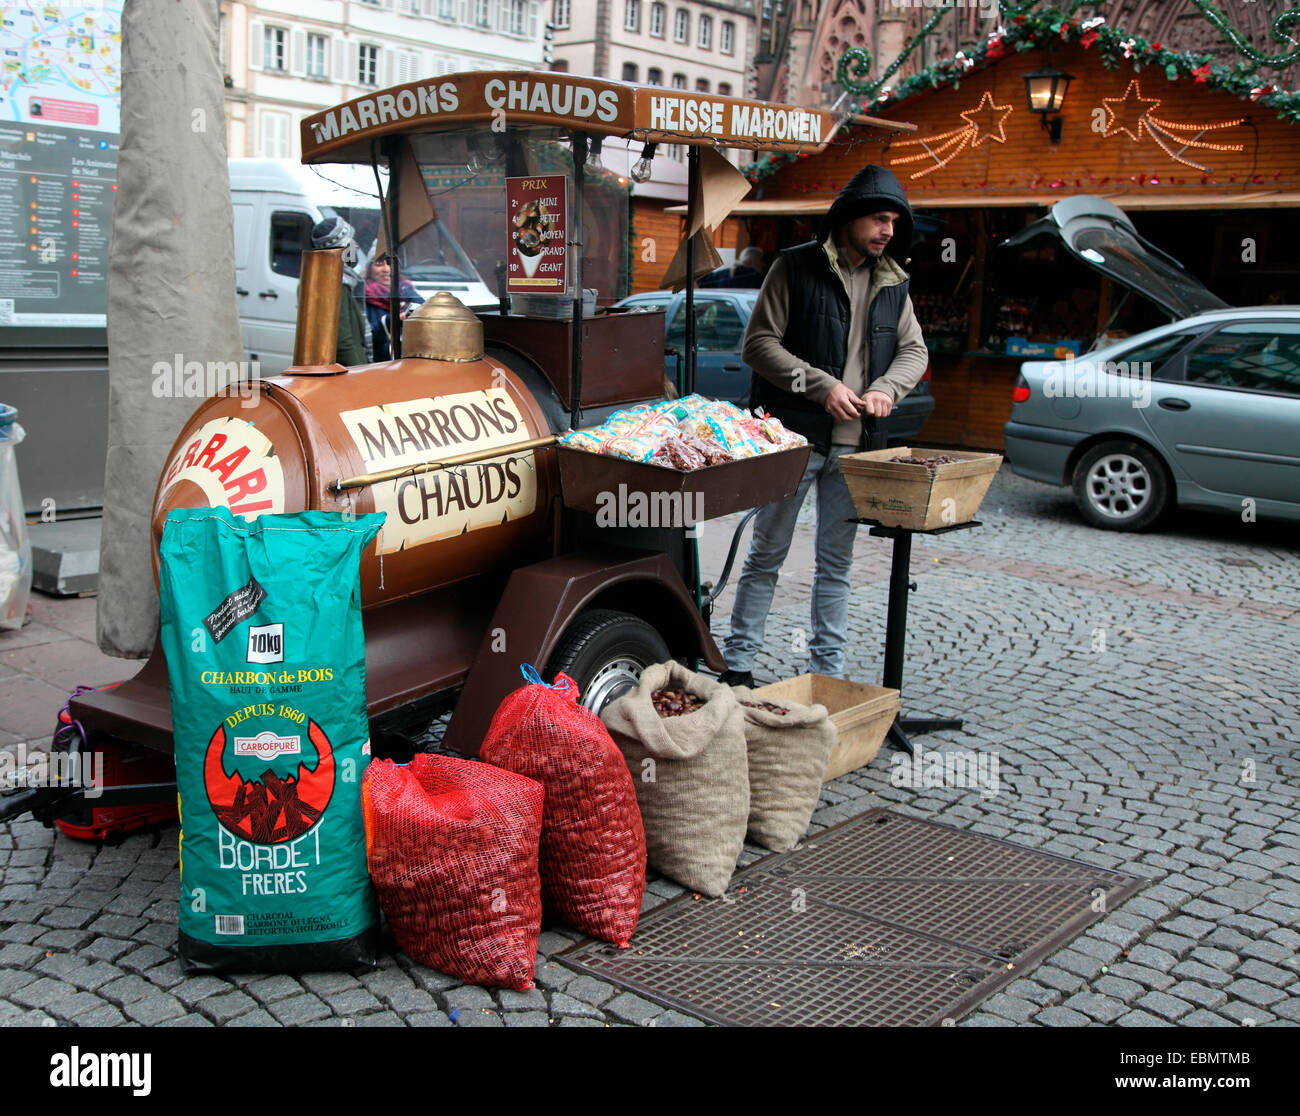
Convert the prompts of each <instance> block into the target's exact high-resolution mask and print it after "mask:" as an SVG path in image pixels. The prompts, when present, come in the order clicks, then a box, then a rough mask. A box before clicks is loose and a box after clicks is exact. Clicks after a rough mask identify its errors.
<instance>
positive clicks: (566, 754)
mask: <svg viewBox="0 0 1300 1116" xmlns="http://www.w3.org/2000/svg"><path fill="white" fill-rule="evenodd" d="M523 675H524V678H526V679H528V680H529V681H530V682H531V683H532V685H528V686H524V687H522V688H520V689H518V690H515V691H514V693H512V694H508V695H507V696H506V698H505V700H504V701H502V703H501V705H500V706H499V707H498V708H497V711H496V716H494V717H493V718H492V725H491V727H490V728H489V729H488V732H487V737H486V739H485V740H484V741H483V746H482V748H480V749H479V755H480V757H482V758H483V759H485V760H487V761H488V763H493V764H496V765H497V766H498V767H504V768H506V769H507V770H509V771H514V772H517V773H518V774H520V775H526V776H528V777H529V778H531V779H536V780H537V781H538V782H539V783H541V784H542V786H543V787H544V788H545V790H546V805H545V811H544V814H543V817H542V841H541V857H540V861H539V864H538V867H539V870H540V872H541V877H542V905H543V907H544V908H545V909H546V910H547V911H549V912H551V913H553V914H554V915H555V916H556V917H558V918H559V919H561V920H562V921H563V922H565V923H567V924H568V925H569V926H572V927H573V929H575V930H581V931H582V932H583V933H584V934H590V935H592V937H595V938H600V939H601V940H602V941H606V942H613V943H614V944H615V945H617V946H620V947H621V946H626V945H627V944H628V942H629V941H630V940H631V938H632V934H633V932H634V931H635V930H636V924H637V919H638V918H639V917H640V916H641V898H642V896H643V895H644V893H645V864H646V848H645V828H644V827H643V826H642V824H641V811H640V809H639V808H638V806H637V802H636V787H635V786H634V785H633V783H632V776H631V775H630V774H629V773H628V769H627V764H626V763H625V762H624V761H623V754H622V753H621V752H620V751H619V750H618V748H617V747H616V746H615V744H614V741H613V740H612V739H610V735H609V730H608V729H606V728H605V726H604V725H603V724H602V723H601V721H600V718H599V717H597V716H596V714H594V713H593V712H591V710H589V709H586V708H584V707H583V706H581V705H579V704H578V698H579V694H578V687H577V686H576V685H575V684H574V681H573V679H572V678H570V677H569V676H568V675H567V674H558V675H556V677H555V682H554V684H553V685H551V686H548V685H546V683H545V682H543V681H542V680H541V678H539V677H538V675H537V672H536V671H535V670H533V668H532V667H530V666H525V667H524V668H523Z"/></svg>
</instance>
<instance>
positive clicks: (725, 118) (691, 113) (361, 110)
mask: <svg viewBox="0 0 1300 1116" xmlns="http://www.w3.org/2000/svg"><path fill="white" fill-rule="evenodd" d="M503 117H504V122H505V123H506V124H514V125H522V124H550V125H559V126H562V127H564V126H573V125H575V124H576V125H582V126H584V127H585V128H586V130H589V131H594V132H603V133H605V134H608V135H629V136H630V135H634V134H635V135H636V136H638V137H644V138H647V139H657V138H661V137H662V138H665V139H668V138H670V137H678V138H681V137H687V136H698V137H701V138H709V139H716V140H717V141H718V142H719V143H720V144H721V145H723V146H729V145H733V144H734V145H758V146H762V147H764V148H768V149H777V150H780V149H791V150H793V149H797V148H807V149H810V150H819V149H820V148H821V147H822V146H824V145H825V144H826V142H827V141H828V140H829V139H830V135H831V132H832V130H833V126H834V118H833V117H832V116H831V114H830V113H828V112H825V111H823V110H821V109H806V108H800V107H798V106H795V105H774V104H771V103H769V102H766V101H746V100H741V99H739V98H735V97H713V96H710V95H708V94H705V93H688V92H686V91H685V90H666V89H662V88H659V87H649V86H634V85H624V84H622V83H619V82H610V81H602V80H600V79H599V78H584V77H580V76H576V75H570V74H558V73H517V72H516V73H509V72H507V73H469V74H450V75H448V76H446V77H442V78H437V79H434V80H430V81H424V82H411V83H409V84H407V85H400V86H394V87H393V88H391V89H387V90H385V91H383V92H381V93H372V94H369V95H367V96H365V97H358V98H356V99H355V100H352V101H349V102H347V103H346V104H343V105H338V106H336V107H335V108H331V109H327V110H325V111H324V112H318V113H316V114H315V115H313V116H309V117H307V118H306V119H305V120H303V122H302V150H303V159H304V161H306V162H312V161H314V160H316V159H321V158H325V157H327V156H337V155H339V154H341V153H346V155H347V157H349V158H368V144H369V141H370V140H371V139H374V138H377V137H378V136H381V135H386V134H390V133H402V132H419V131H422V130H428V129H430V128H436V127H438V126H440V125H441V126H443V127H446V126H448V125H450V124H452V123H466V122H474V121H483V122H497V121H501V120H502V118H503Z"/></svg>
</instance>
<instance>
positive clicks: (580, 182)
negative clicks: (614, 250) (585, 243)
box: [569, 132, 587, 430]
mask: <svg viewBox="0 0 1300 1116" xmlns="http://www.w3.org/2000/svg"><path fill="white" fill-rule="evenodd" d="M572 139H573V198H572V209H571V210H570V212H569V223H570V226H571V227H572V229H573V232H572V234H571V236H570V238H569V243H570V244H571V245H572V246H573V247H574V249H575V251H574V252H573V254H572V258H571V261H570V266H571V268H572V275H573V279H572V283H573V295H574V297H573V398H572V399H571V400H570V407H569V425H570V427H572V429H574V430H577V429H578V427H579V426H580V425H581V424H582V234H583V228H582V197H583V188H584V187H585V185H586V181H585V178H586V175H585V171H586V164H587V135H586V133H585V132H574V133H572Z"/></svg>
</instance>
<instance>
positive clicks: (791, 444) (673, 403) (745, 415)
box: [560, 395, 808, 472]
mask: <svg viewBox="0 0 1300 1116" xmlns="http://www.w3.org/2000/svg"><path fill="white" fill-rule="evenodd" d="M560 443H561V444H562V445H566V446H572V447H573V448H574V449H580V450H586V451H587V452H589V453H601V454H605V455H607V456H609V457H622V458H626V459H627V460H629V461H641V462H651V463H653V464H655V465H662V466H664V467H665V468H668V469H676V470H678V471H680V472H692V471H694V470H695V469H703V468H705V467H706V466H710V465H724V464H726V463H727V462H730V461H743V460H745V459H746V458H750V457H758V456H761V455H762V454H766V453H777V452H779V451H781V450H787V449H793V448H795V447H797V446H803V445H807V444H808V443H807V440H806V439H805V438H804V437H803V435H801V434H796V433H795V432H794V431H792V430H787V429H786V428H785V427H784V426H783V425H781V420H780V419H776V418H773V417H772V416H770V415H765V414H761V413H759V412H754V413H752V414H751V413H749V412H746V411H742V410H741V409H740V408H739V407H737V406H736V405H735V404H734V403H728V402H726V401H725V400H718V399H708V398H706V397H704V396H702V395H688V396H686V397H685V398H684V399H669V400H665V401H664V402H662V403H656V404H653V405H651V404H641V405H640V406H637V407H628V408H626V409H624V410H621V411H615V412H614V414H612V415H610V417H609V418H608V419H606V420H605V421H604V422H603V423H601V425H600V426H593V427H590V428H589V429H586V430H571V431H569V432H568V433H567V434H565V435H563V436H562V437H561V438H560Z"/></svg>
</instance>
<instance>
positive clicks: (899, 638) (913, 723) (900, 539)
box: [855, 519, 982, 756]
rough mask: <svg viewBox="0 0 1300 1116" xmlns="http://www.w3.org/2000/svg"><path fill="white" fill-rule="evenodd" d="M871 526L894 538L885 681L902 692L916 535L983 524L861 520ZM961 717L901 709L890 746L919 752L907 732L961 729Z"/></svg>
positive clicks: (891, 731) (891, 729)
mask: <svg viewBox="0 0 1300 1116" xmlns="http://www.w3.org/2000/svg"><path fill="white" fill-rule="evenodd" d="M855 522H857V523H862V524H865V525H867V526H869V527H870V528H871V534H873V535H879V536H881V537H882V538H886V539H893V540H894V551H893V558H892V560H891V563H890V567H889V607H888V611H887V613H886V618H885V671H884V684H885V685H886V686H887V687H889V689H891V690H897V691H898V692H899V693H900V694H901V693H902V692H903V649H904V646H905V645H906V642H907V594H908V591H909V590H914V589H915V588H916V582H914V581H911V580H910V572H909V571H910V568H911V565H912V536H913V535H942V534H944V533H945V532H948V531H965V530H968V529H969V528H971V527H979V526H982V524H981V523H980V521H979V520H977V519H972V520H971V521H970V522H968V523H954V524H952V526H950V527H936V528H935V529H934V530H933V531H913V530H911V529H910V528H908V527H886V526H884V525H883V524H882V523H880V522H879V521H878V520H875V519H858V520H855ZM959 728H961V720H960V719H959V718H955V717H904V716H903V715H902V713H901V712H900V713H899V715H898V716H897V717H895V718H894V723H893V724H892V725H890V726H889V732H888V733H887V734H886V735H887V737H888V740H889V743H890V745H891V746H892V747H893V748H894V749H895V750H898V751H903V752H906V753H907V754H908V755H909V756H911V755H915V754H916V752H915V750H914V749H913V747H912V742H911V740H909V739H908V735H907V734H908V733H909V732H914V733H921V732H935V731H936V730H938V729H959Z"/></svg>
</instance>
